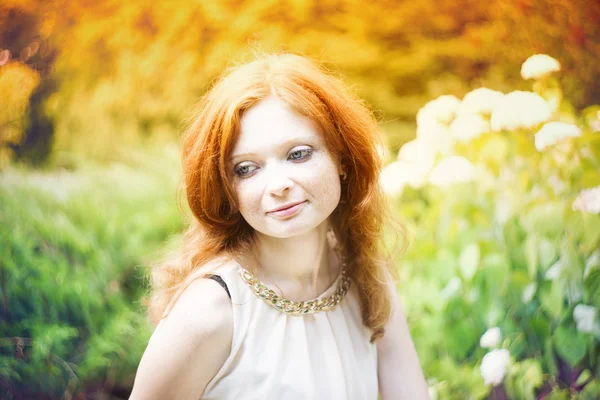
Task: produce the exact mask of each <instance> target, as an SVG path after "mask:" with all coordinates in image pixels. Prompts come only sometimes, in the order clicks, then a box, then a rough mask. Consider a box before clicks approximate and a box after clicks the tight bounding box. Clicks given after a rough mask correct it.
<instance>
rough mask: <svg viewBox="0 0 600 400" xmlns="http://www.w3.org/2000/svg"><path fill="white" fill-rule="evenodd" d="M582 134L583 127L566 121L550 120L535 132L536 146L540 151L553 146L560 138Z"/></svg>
mask: <svg viewBox="0 0 600 400" xmlns="http://www.w3.org/2000/svg"><path fill="white" fill-rule="evenodd" d="M576 136H581V129H579V127H577V126H576V125H573V124H568V123H566V122H548V123H546V124H544V126H542V128H541V129H540V130H539V131H538V132H537V133H536V134H535V148H536V149H538V151H542V150H544V149H545V148H546V147H548V146H552V145H553V144H555V143H557V142H558V141H560V140H563V139H566V138H569V137H576Z"/></svg>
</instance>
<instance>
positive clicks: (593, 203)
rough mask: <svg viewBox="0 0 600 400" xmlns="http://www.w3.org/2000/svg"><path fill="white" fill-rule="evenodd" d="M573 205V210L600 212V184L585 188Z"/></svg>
mask: <svg viewBox="0 0 600 400" xmlns="http://www.w3.org/2000/svg"><path fill="white" fill-rule="evenodd" d="M571 207H572V208H573V211H583V212H588V213H592V214H600V186H596V187H594V188H591V189H583V190H582V191H581V192H579V196H577V198H576V199H575V201H574V202H573V204H572V206H571Z"/></svg>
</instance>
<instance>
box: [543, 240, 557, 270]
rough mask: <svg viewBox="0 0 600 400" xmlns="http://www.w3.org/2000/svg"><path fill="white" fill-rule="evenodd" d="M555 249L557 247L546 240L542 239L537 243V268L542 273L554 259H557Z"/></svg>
mask: <svg viewBox="0 0 600 400" xmlns="http://www.w3.org/2000/svg"><path fill="white" fill-rule="evenodd" d="M557 247H558V246H556V245H555V244H554V243H552V242H551V241H550V240H548V239H545V238H543V239H541V240H540V241H539V243H538V250H539V253H538V255H539V266H540V268H541V269H542V271H544V272H545V271H546V270H547V269H548V268H549V267H550V266H551V265H552V264H553V263H554V262H555V261H556V258H557V257H558V249H557Z"/></svg>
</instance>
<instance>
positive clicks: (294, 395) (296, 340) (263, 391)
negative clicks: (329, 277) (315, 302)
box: [199, 264, 378, 400]
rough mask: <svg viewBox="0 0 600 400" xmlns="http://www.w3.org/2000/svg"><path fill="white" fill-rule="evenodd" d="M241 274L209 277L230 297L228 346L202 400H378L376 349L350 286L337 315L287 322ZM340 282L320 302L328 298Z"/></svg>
mask: <svg viewBox="0 0 600 400" xmlns="http://www.w3.org/2000/svg"><path fill="white" fill-rule="evenodd" d="M240 270H241V267H240V266H239V265H238V264H233V265H232V264H229V265H228V266H226V267H222V268H220V269H218V270H217V271H214V272H212V273H214V274H217V275H219V276H220V277H221V278H222V279H223V281H225V283H226V284H227V287H228V289H229V292H230V294H231V300H232V304H233V341H232V345H231V353H230V355H229V357H228V358H227V360H226V361H225V363H224V364H223V366H222V367H221V369H220V370H219V371H218V372H217V374H216V375H215V376H214V378H213V379H212V380H211V381H210V382H209V383H208V385H207V386H206V388H205V390H204V395H203V397H202V399H204V400H216V399H219V400H234V399H235V400H239V399H244V400H246V399H248V400H253V399H256V400H258V399H260V400H270V399H285V400H300V399H302V400H306V399H310V400H312V399H327V400H338V399H339V400H343V399H353V400H354V399H356V400H363V399H364V400H376V399H377V396H378V381H377V347H376V345H375V344H371V343H370V342H369V339H370V337H371V332H370V331H369V329H368V328H366V327H365V326H364V325H363V324H362V320H361V315H360V305H359V301H358V292H357V290H356V286H355V285H354V282H352V283H351V285H350V289H349V290H348V293H347V294H346V296H345V297H344V298H343V299H342V301H341V302H340V303H339V304H337V305H336V306H335V308H333V309H331V310H327V311H321V312H318V313H315V314H305V315H288V314H285V313H283V312H281V311H278V310H277V309H275V308H273V307H272V306H270V305H269V304H267V303H266V302H265V301H264V300H263V299H261V298H259V297H258V296H257V295H256V294H255V293H254V292H253V291H252V289H251V288H250V287H249V286H248V284H247V283H246V282H244V281H243V280H242V278H241V276H240ZM341 277H342V276H341V275H340V276H339V277H338V278H337V279H336V281H335V282H334V283H333V284H332V285H331V286H330V287H329V288H328V289H327V290H326V291H325V292H323V293H322V294H321V295H320V296H319V297H318V298H322V297H327V296H329V295H330V294H332V293H333V292H334V291H335V289H336V288H337V285H338V283H339V281H340V279H341ZM199 361H200V362H201V360H199Z"/></svg>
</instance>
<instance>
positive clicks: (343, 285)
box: [240, 268, 350, 315]
mask: <svg viewBox="0 0 600 400" xmlns="http://www.w3.org/2000/svg"><path fill="white" fill-rule="evenodd" d="M240 276H241V277H242V280H243V281H244V282H246V283H247V284H248V285H249V286H250V289H252V291H253V292H254V293H255V294H256V295H257V296H258V297H260V298H261V299H263V300H265V301H266V302H267V304H269V305H271V306H272V307H274V308H275V309H277V310H279V311H282V312H284V313H286V314H291V315H302V314H315V313H318V312H320V311H325V310H330V309H332V308H334V307H335V306H336V305H338V304H339V302H340V301H342V299H343V298H344V296H346V293H347V292H348V288H350V278H349V277H348V275H347V274H346V270H345V269H343V270H342V277H341V279H340V281H339V282H338V286H337V288H336V290H335V292H333V293H332V294H331V295H329V296H327V297H325V298H322V299H315V300H308V301H292V300H288V299H285V298H283V297H281V296H280V295H278V294H277V293H275V292H274V291H273V290H271V289H269V288H268V287H266V286H265V285H264V284H263V283H262V282H261V281H259V280H258V279H257V278H256V277H255V276H254V275H252V274H251V273H250V271H248V270H246V269H245V268H241V269H240Z"/></svg>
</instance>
